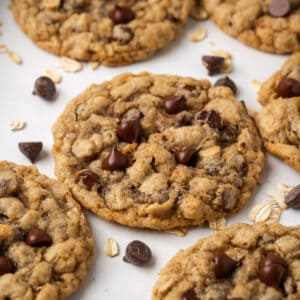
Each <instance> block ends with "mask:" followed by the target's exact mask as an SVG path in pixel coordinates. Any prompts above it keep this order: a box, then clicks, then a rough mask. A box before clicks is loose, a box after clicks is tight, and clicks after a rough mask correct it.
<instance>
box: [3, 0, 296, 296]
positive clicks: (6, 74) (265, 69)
mask: <svg viewBox="0 0 300 300" xmlns="http://www.w3.org/2000/svg"><path fill="white" fill-rule="evenodd" d="M7 4H8V1H7V0H5V1H3V0H2V1H1V2H0V19H1V20H2V21H3V26H1V27H0V31H1V32H2V35H1V36H0V44H1V43H4V44H6V45H7V46H8V47H9V48H10V49H11V50H13V51H15V52H16V53H18V54H19V55H21V56H22V58H23V61H24V62H23V64H22V65H21V66H19V65H15V64H14V63H13V62H12V61H10V60H9V58H8V57H7V55H6V54H2V53H0V136H1V147H0V159H6V160H10V161H14V162H16V163H19V164H29V163H28V160H27V159H26V158H25V157H24V156H23V155H22V154H21V153H20V152H19V150H18V146H17V143H18V142H20V141H30V140H37V141H43V143H44V149H45V151H46V153H45V154H44V155H43V157H42V159H40V160H39V161H38V162H37V163H36V166H37V167H38V168H39V169H40V171H41V172H43V173H45V174H47V175H49V176H51V177H54V174H53V167H54V162H53V159H52V157H51V147H52V134H51V125H52V124H53V122H54V121H55V119H56V118H57V116H58V115H59V114H60V113H61V112H62V111H63V109H64V107H65V105H66V103H67V102H68V101H69V100H70V99H72V98H73V97H74V96H76V95H77V94H78V93H80V92H82V91H83V90H84V89H85V88H86V87H87V86H88V85H90V84H91V83H100V82H102V81H104V80H108V79H111V78H112V77H113V76H115V75H117V74H120V73H122V72H135V73H136V72H140V71H149V72H153V73H161V74H176V75H186V76H192V77H195V78H204V77H207V75H206V74H207V72H206V69H205V68H204V67H203V66H202V64H201V56H202V55H204V54H209V53H210V51H211V50H214V49H215V50H217V49H220V50H228V51H229V52H230V53H232V55H233V62H234V72H233V73H232V74H230V77H231V78H232V79H233V80H234V81H235V82H236V84H237V85H238V87H239V93H238V98H239V99H243V100H244V101H245V102H246V104H247V105H248V106H249V107H251V108H253V109H259V108H260V106H259V104H258V103H257V101H256V93H255V91H254V89H253V88H252V87H251V85H250V81H251V80H253V79H257V80H265V79H266V78H268V77H269V76H270V75H271V74H272V73H273V72H274V71H275V70H276V69H278V68H279V67H280V65H281V63H282V62H283V61H284V59H285V57H284V56H274V55H271V54H266V53H262V52H258V51H256V50H254V49H251V48H248V47H246V46H244V45H242V44H240V43H239V42H237V41H236V40H234V39H232V38H230V37H228V36H227V35H225V34H224V33H222V32H221V31H220V30H219V29H218V28H217V27H216V26H214V25H213V24H212V23H211V22H209V21H206V22H202V23H197V22H194V21H189V22H188V25H187V27H186V29H185V31H184V32H183V34H182V35H181V37H180V38H179V39H178V40H177V41H176V42H175V43H173V44H172V45H171V46H169V47H167V49H165V50H163V51H161V52H160V53H159V54H157V55H155V56H154V57H152V58H151V59H150V60H148V61H145V62H141V63H137V64H134V65H130V66H127V67H120V68H105V67H102V66H101V67H100V68H99V69H98V70H96V71H91V70H89V69H88V67H87V66H85V68H84V70H83V71H82V72H81V73H77V74H66V73H62V75H63V81H62V83H61V84H60V85H58V94H59V97H58V98H57V100H56V101H54V102H47V101H43V100H41V99H40V98H39V97H36V96H33V95H32V89H33V83H34V81H35V79H36V78H37V77H38V76H40V75H42V74H43V72H44V71H45V70H46V69H54V65H55V62H56V61H57V60H58V58H57V57H55V56H52V55H50V54H48V53H47V52H44V51H42V50H40V49H39V48H37V47H36V46H35V45H34V44H33V43H31V41H30V40H29V39H28V38H27V37H26V36H25V35H24V34H23V33H22V32H21V30H20V29H19V28H18V26H17V25H16V24H15V23H14V21H13V18H12V15H11V13H10V11H9V10H8V9H7ZM198 27H202V28H205V29H206V30H207V32H208V37H207V38H206V39H205V40H204V41H202V42H199V43H192V42H190V41H189V40H188V34H189V33H190V32H193V31H194V30H195V29H196V28H198ZM212 42H213V43H214V44H215V46H212ZM211 79H212V81H213V82H214V81H215V80H216V79H217V77H216V76H215V77H213V78H211ZM18 119H20V120H24V121H26V122H27V126H26V128H25V129H24V130H21V131H18V132H11V131H10V130H9V126H8V124H9V122H10V121H11V120H18ZM299 177H300V176H299V174H297V173H296V172H295V171H294V170H292V169H291V168H289V167H288V166H286V165H285V164H284V163H283V162H281V161H280V160H279V159H277V158H275V157H273V156H271V155H269V154H268V155H267V159H266V164H265V168H264V172H263V174H262V176H261V179H262V185H261V186H259V187H258V188H257V189H256V192H255V193H254V195H253V197H252V198H251V200H250V201H249V203H248V205H247V206H246V207H245V208H244V209H243V210H242V211H241V212H240V213H238V214H237V215H235V216H234V217H231V218H228V223H229V224H232V223H235V222H239V221H242V222H249V221H248V218H247V215H248V212H249V210H250V208H251V207H253V206H254V204H255V203H258V202H259V201H262V200H264V199H265V198H266V195H265V192H266V191H268V190H270V188H272V187H274V186H276V185H278V184H280V183H285V184H288V185H295V184H299V181H300V180H299V179H300V178H299ZM297 214H298V215H299V212H297V211H293V210H287V211H285V212H284V213H283V216H282V218H281V222H282V223H283V224H286V225H295V224H297ZM87 215H88V220H89V223H90V225H91V227H92V231H93V234H94V237H95V240H96V255H95V259H94V264H93V267H92V269H91V272H90V274H89V276H88V278H87V280H86V281H85V283H84V285H83V286H82V288H81V289H80V290H79V291H78V292H77V293H76V294H75V295H74V296H72V297H71V299H73V300H79V299H84V300H91V299H105V300H119V299H125V300H127V299H128V300H141V299H150V295H151V288H152V286H153V284H154V282H155V280H156V278H157V273H158V271H159V270H160V269H161V268H162V267H163V266H164V265H165V263H166V262H167V261H168V260H169V259H170V258H171V257H172V256H173V255H174V254H175V253H176V252H177V251H178V250H179V249H180V248H186V247H188V246H190V245H192V244H193V243H194V242H195V241H196V240H197V239H198V238H200V237H204V236H207V235H208V234H209V233H210V232H211V231H210V230H208V229H207V228H195V229H191V230H190V231H189V233H188V234H187V235H186V236H185V237H183V238H180V237H176V236H173V235H170V234H167V233H163V232H155V231H150V230H138V229H132V228H128V227H125V226H121V225H118V224H114V223H110V222H105V221H103V220H100V219H98V218H97V217H95V216H93V215H91V214H87ZM298 218H299V217H298ZM108 237H112V238H114V239H115V240H116V241H118V243H119V245H120V250H121V252H120V255H119V256H118V257H115V258H109V257H106V255H105V253H104V242H105V240H106V238H108ZM134 239H139V240H142V241H144V242H146V243H147V244H148V245H149V246H150V247H151V249H152V252H153V256H154V260H153V263H152V264H151V265H150V266H148V267H144V268H141V267H136V266H133V265H130V264H127V263H124V262H123V260H122V257H123V255H124V251H125V248H126V245H127V244H128V242H130V241H132V240H134Z"/></svg>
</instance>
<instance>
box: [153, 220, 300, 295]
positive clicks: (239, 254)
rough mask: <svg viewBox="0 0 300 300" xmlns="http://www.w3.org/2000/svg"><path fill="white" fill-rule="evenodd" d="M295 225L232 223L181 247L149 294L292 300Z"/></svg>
mask: <svg viewBox="0 0 300 300" xmlns="http://www.w3.org/2000/svg"><path fill="white" fill-rule="evenodd" d="M299 247H300V229H299V227H285V226H282V225H280V224H274V225H266V224H264V223H257V224H255V225H247V224H235V225H233V226H231V227H228V228H226V229H224V230H222V231H219V232H216V233H214V234H212V235H211V236H209V237H207V238H204V239H201V240H199V241H198V242H197V243H196V244H195V245H194V246H192V247H190V248H188V249H186V250H181V251H179V252H178V253H177V255H176V256H175V257H174V258H172V259H171V260H170V261H169V262H168V264H167V265H166V266H165V267H164V268H163V269H162V271H161V272H160V276H159V279H158V281H157V282H156V284H155V286H154V289H153V294H152V300H161V299H164V300H169V299H170V300H171V299H172V300H198V299H199V300H200V299H201V300H202V299H203V300H204V299H205V300H206V299H207V300H208V299H209V300H251V299H253V300H254V299H255V300H256V299H266V300H267V299H272V300H282V299H286V300H297V299H299V298H300V289H299V286H300V276H299V264H300V261H299Z"/></svg>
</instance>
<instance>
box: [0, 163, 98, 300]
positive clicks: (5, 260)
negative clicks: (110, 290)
mask: <svg viewBox="0 0 300 300" xmlns="http://www.w3.org/2000/svg"><path fill="white" fill-rule="evenodd" d="M0 250H1V253H0V299H3V300H4V299H11V300H13V299H24V300H32V299H36V300H46V299H49V300H50V299H66V298H67V297H68V296H69V295H70V294H72V293H73V292H74V291H75V290H76V289H77V288H78V286H79V285H80V284H81V282H82V281H83V279H84V278H85V277H86V275H87V272H88V269H89V267H90V264H91V260H92V257H93V238H92V236H91V232H90V230H89V227H88V225H87V222H86V219H85V217H84V215H83V213H82V211H81V208H80V206H79V205H78V204H77V203H76V202H75V201H74V200H73V198H72V196H71V194H70V192H69V191H68V190H67V189H66V188H65V187H64V186H63V185H62V184H61V183H58V182H57V181H54V180H52V179H49V178H47V177H46V176H44V175H42V174H40V173H39V172H38V170H37V169H36V168H35V167H25V166H18V165H15V164H13V163H9V162H6V161H2V162H0Z"/></svg>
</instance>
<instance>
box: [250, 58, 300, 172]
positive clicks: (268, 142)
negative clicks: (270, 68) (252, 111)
mask: <svg viewBox="0 0 300 300" xmlns="http://www.w3.org/2000/svg"><path fill="white" fill-rule="evenodd" d="M259 101H260V103H261V104H263V105H264V107H263V109H262V111H261V112H259V113H257V114H256V116H255V119H256V123H257V126H258V128H259V130H260V133H261V136H262V138H263V140H264V145H265V147H266V148H267V150H268V151H270V152H271V153H273V154H275V155H277V156H279V157H280V158H282V159H283V160H284V161H285V162H286V163H288V164H289V165H290V166H292V167H293V168H295V169H296V170H297V171H298V172H300V53H299V52H298V53H295V54H294V55H292V56H290V57H289V58H288V60H287V61H286V62H285V63H284V64H283V66H282V68H281V69H280V70H279V71H278V72H276V73H275V74H274V75H272V76H271V77H270V78H269V79H268V80H267V81H266V82H265V83H263V85H262V86H261V89H260V91H259Z"/></svg>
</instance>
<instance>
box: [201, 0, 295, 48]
mask: <svg viewBox="0 0 300 300" xmlns="http://www.w3.org/2000/svg"><path fill="white" fill-rule="evenodd" d="M279 2H280V3H279ZM294 2H295V3H294ZM203 5H204V8H205V9H206V10H207V12H208V13H209V15H210V17H211V19H212V20H213V21H214V22H215V23H216V24H217V26H219V27H220V28H221V29H222V30H223V31H224V32H226V33H228V34H230V35H231V36H234V37H236V38H237V39H239V40H240V41H241V42H243V43H245V44H246V45H248V46H251V47H254V48H256V49H259V50H262V51H266V52H271V53H278V54H282V53H291V52H296V51H299V50H300V39H299V37H300V6H299V4H298V3H296V1H292V4H290V2H289V0H285V1H282V0H279V1H278V0H203ZM284 9H285V11H283V10H284Z"/></svg>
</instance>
